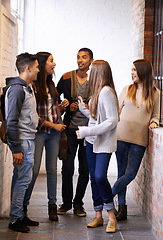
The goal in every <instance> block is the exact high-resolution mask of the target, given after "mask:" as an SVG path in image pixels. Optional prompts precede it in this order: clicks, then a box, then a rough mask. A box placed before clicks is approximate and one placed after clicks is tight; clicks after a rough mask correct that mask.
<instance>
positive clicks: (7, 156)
mask: <svg viewBox="0 0 163 240" xmlns="http://www.w3.org/2000/svg"><path fill="white" fill-rule="evenodd" d="M7 6H9V4H7ZM17 32H18V30H17V22H16V20H15V18H14V17H13V16H12V15H11V14H10V12H9V10H7V9H6V8H5V7H4V6H3V5H2V4H1V1H0V89H2V87H3V86H5V78H6V77H9V76H15V75H16V70H15V56H16V55H17V43H18V37H17ZM0 166H1V167H0V217H3V216H6V215H7V216H8V212H6V211H8V209H9V205H10V185H11V177H12V156H11V152H10V150H9V149H8V146H7V145H6V144H3V143H2V142H1V140H0Z"/></svg>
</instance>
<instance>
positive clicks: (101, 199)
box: [86, 142, 114, 211]
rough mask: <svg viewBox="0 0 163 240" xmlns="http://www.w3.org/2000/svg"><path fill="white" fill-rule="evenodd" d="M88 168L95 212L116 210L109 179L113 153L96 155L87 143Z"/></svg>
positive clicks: (91, 146)
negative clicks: (108, 173)
mask: <svg viewBox="0 0 163 240" xmlns="http://www.w3.org/2000/svg"><path fill="white" fill-rule="evenodd" d="M86 152H87V161H88V168H89V172H90V179H91V188H92V198H93V204H94V210H95V211H102V210H103V206H104V208H105V209H106V210H111V209H114V204H113V197H112V190H111V186H110V183H109V181H108V179H107V171H108V166H109V162H110V157H111V153H94V152H93V145H92V144H90V143H88V142H86Z"/></svg>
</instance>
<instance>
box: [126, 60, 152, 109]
mask: <svg viewBox="0 0 163 240" xmlns="http://www.w3.org/2000/svg"><path fill="white" fill-rule="evenodd" d="M133 64H134V66H135V68H136V71H137V74H138V77H139V80H140V83H142V87H143V90H142V99H143V101H144V102H145V105H146V109H147V112H148V113H149V112H150V111H151V109H152V108H153V103H154V101H153V98H154V93H155V91H156V87H155V86H154V78H153V68H152V64H151V63H150V61H148V60H146V59H138V60H136V61H134V62H133ZM137 88H138V84H137V83H133V84H131V85H130V86H129V87H128V92H127V97H128V98H129V99H131V101H132V102H133V104H134V105H136V92H137Z"/></svg>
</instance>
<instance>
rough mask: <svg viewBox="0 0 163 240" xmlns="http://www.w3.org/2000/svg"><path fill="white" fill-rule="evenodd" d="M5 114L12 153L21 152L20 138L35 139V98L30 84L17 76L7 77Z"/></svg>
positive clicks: (36, 122)
mask: <svg viewBox="0 0 163 240" xmlns="http://www.w3.org/2000/svg"><path fill="white" fill-rule="evenodd" d="M6 84H7V86H6V87H5V88H4V89H3V92H4V94H5V116H6V122H7V137H8V142H9V143H10V144H11V145H12V149H13V152H14V153H18V152H21V151H22V149H21V139H35V133H36V128H37V125H38V114H37V112H36V100H35V96H34V92H33V91H32V89H31V88H30V86H29V85H28V84H27V83H26V82H25V81H24V80H22V79H20V78H19V77H15V78H7V79H6Z"/></svg>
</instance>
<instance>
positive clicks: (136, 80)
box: [131, 64, 140, 84]
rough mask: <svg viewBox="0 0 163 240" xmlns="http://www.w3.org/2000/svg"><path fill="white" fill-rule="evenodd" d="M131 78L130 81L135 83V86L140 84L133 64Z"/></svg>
mask: <svg viewBox="0 0 163 240" xmlns="http://www.w3.org/2000/svg"><path fill="white" fill-rule="evenodd" d="M131 76H132V81H133V82H134V83H137V84H139V83H140V79H139V77H138V73H137V70H136V67H135V65H134V64H133V65H132V71H131Z"/></svg>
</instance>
